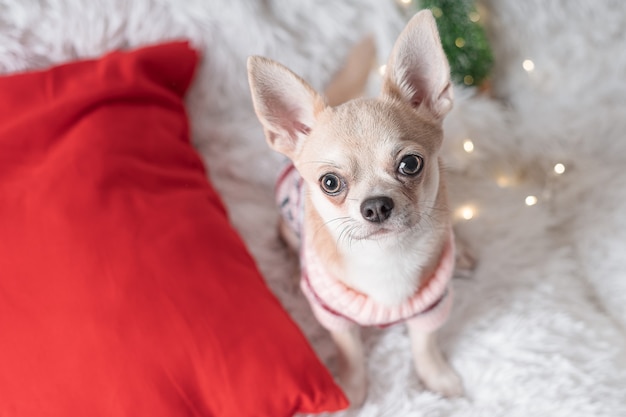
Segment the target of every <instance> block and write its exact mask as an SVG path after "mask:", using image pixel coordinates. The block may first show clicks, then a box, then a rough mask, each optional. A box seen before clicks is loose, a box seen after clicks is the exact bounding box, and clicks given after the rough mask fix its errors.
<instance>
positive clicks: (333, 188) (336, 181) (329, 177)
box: [320, 174, 343, 195]
mask: <svg viewBox="0 0 626 417" xmlns="http://www.w3.org/2000/svg"><path fill="white" fill-rule="evenodd" d="M320 186H321V187H322V191H324V192H325V193H326V194H328V195H337V194H339V193H340V192H341V190H343V181H341V178H339V177H338V176H337V175H335V174H324V175H323V176H322V177H321V178H320Z"/></svg>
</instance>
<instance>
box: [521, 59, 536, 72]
mask: <svg viewBox="0 0 626 417" xmlns="http://www.w3.org/2000/svg"><path fill="white" fill-rule="evenodd" d="M522 68H524V70H525V71H526V72H531V71H533V70H534V69H535V63H534V62H533V61H531V60H530V59H525V60H524V62H522Z"/></svg>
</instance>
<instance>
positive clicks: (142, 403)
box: [0, 42, 347, 417]
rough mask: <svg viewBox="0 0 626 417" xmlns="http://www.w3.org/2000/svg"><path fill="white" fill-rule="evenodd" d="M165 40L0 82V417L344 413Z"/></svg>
mask: <svg viewBox="0 0 626 417" xmlns="http://www.w3.org/2000/svg"><path fill="white" fill-rule="evenodd" d="M196 61H197V56H196V53H195V52H194V51H193V50H191V49H190V48H189V46H188V45H187V44H186V43H181V42H175V43H169V44H164V45H159V46H153V47H148V48H144V49H140V50H137V51H134V52H129V53H120V52H115V53H112V54H110V55H107V56H105V57H104V58H102V59H99V60H92V61H83V62H76V63H72V64H68V65H62V66H58V67H55V68H52V69H50V70H47V71H42V72H32V73H26V74H19V75H13V76H8V77H4V78H0V415H2V416H20V417H27V416H43V415H45V416H63V417H69V416H80V417H85V416H90V417H97V416H107V417H111V416H116V417H117V416H132V417H137V416H150V417H159V416H183V415H185V416H191V415H194V416H220V417H222V416H232V417H248V416H272V417H279V416H290V415H292V414H293V413H295V412H320V411H325V410H338V409H341V408H344V407H346V405H347V403H346V400H345V398H344V396H343V394H342V393H341V391H340V390H339V388H338V387H337V386H336V385H335V383H334V381H333V379H332V377H331V376H330V375H329V373H328V372H327V371H326V369H325V368H324V367H323V365H322V364H321V363H320V362H319V360H318V359H317V357H316V356H315V354H314V352H313V351H312V350H311V348H310V346H309V345H308V343H307V341H306V339H305V338H304V337H303V335H302V334H301V332H300V331H299V330H298V328H297V327H296V325H295V324H294V323H293V322H292V321H291V320H290V318H289V317H288V315H287V314H286V313H285V311H284V310H283V309H282V308H281V306H280V304H279V302H278V301H277V300H276V298H275V297H274V296H273V295H272V294H271V293H270V292H269V291H268V289H267V287H266V285H265V283H264V281H263V280H262V278H261V276H260V274H259V272H258V270H257V269H256V266H255V263H254V261H253V259H252V258H251V256H250V255H249V254H248V252H247V251H246V249H245V247H244V244H243V243H242V241H241V239H240V238H239V237H238V235H237V234H236V233H235V231H234V230H233V228H232V227H231V225H230V224H229V223H228V220H227V217H226V213H225V209H224V207H223V205H222V204H221V202H220V199H219V197H218V196H217V195H216V193H215V191H214V190H213V188H212V187H211V185H210V184H209V182H208V181H207V179H206V175H205V174H206V173H205V171H204V168H203V165H202V163H201V160H200V159H199V157H198V156H197V155H196V153H195V152H194V150H193V148H192V146H191V145H190V142H189V127H188V124H187V120H186V114H185V109H184V105H183V100H182V96H183V94H184V93H185V91H186V89H187V88H188V86H189V83H190V80H191V78H192V75H193V72H194V68H195V66H196Z"/></svg>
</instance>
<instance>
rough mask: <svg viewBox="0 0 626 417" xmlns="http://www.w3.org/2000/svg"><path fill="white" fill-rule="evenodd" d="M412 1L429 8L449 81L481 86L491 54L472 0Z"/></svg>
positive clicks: (490, 62) (485, 76)
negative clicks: (441, 46)
mask: <svg viewBox="0 0 626 417" xmlns="http://www.w3.org/2000/svg"><path fill="white" fill-rule="evenodd" d="M416 4H417V5H418V6H419V8H421V9H426V8H428V9H430V10H431V11H432V12H433V15H434V16H435V18H436V20H437V27H438V28H439V35H440V36H441V43H442V44H443V49H444V51H445V52H446V55H447V56H448V61H449V62H450V70H451V73H452V80H453V82H455V83H457V84H465V85H468V86H480V85H482V84H483V82H484V81H485V80H486V79H487V77H488V76H489V71H490V70H491V66H492V64H493V55H492V53H491V48H490V46H489V43H488V42H487V37H486V35H485V31H484V29H483V26H482V23H481V19H482V16H481V14H480V13H479V12H478V11H477V9H476V7H475V4H474V1H472V0H420V1H418V2H416Z"/></svg>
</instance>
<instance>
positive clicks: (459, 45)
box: [454, 38, 465, 48]
mask: <svg viewBox="0 0 626 417" xmlns="http://www.w3.org/2000/svg"><path fill="white" fill-rule="evenodd" d="M454 44H455V45H456V47H457V48H463V47H464V46H465V39H463V38H456V39H455V40H454Z"/></svg>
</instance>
